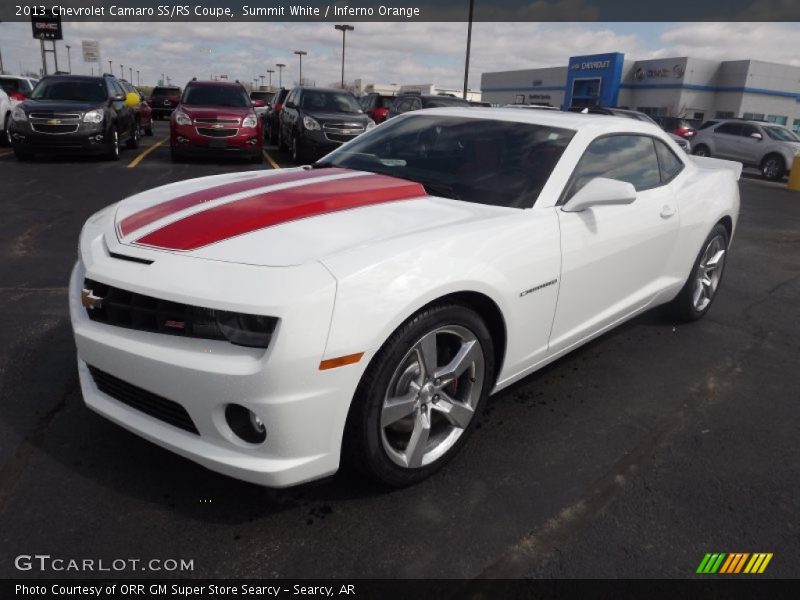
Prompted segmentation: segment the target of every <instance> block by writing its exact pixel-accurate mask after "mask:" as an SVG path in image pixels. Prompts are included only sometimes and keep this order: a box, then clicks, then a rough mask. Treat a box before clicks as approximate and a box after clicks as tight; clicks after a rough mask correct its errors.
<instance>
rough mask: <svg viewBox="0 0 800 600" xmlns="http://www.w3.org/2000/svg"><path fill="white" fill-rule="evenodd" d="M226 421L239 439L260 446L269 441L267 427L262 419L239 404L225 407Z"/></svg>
mask: <svg viewBox="0 0 800 600" xmlns="http://www.w3.org/2000/svg"><path fill="white" fill-rule="evenodd" d="M225 420H226V421H227V422H228V427H230V428H231V431H233V433H235V434H236V435H237V436H238V437H240V438H241V439H243V440H244V441H245V442H248V443H250V444H260V443H261V442H263V441H264V440H265V439H267V427H266V425H264V422H263V421H262V420H261V418H260V417H259V416H258V415H257V414H255V413H254V412H253V411H252V410H248V409H246V408H245V407H244V406H241V405H239V404H229V405H228V406H226V407H225Z"/></svg>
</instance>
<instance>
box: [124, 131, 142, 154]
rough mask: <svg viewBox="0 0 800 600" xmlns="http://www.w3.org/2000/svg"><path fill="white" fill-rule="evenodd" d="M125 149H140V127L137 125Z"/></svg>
mask: <svg viewBox="0 0 800 600" xmlns="http://www.w3.org/2000/svg"><path fill="white" fill-rule="evenodd" d="M125 147H126V148H128V150H136V148H138V147H139V126H138V125H136V126H135V127H134V128H133V130H132V131H131V136H130V137H129V138H128V140H127V141H126V142H125Z"/></svg>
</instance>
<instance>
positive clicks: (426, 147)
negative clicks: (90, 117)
mask: <svg viewBox="0 0 800 600" xmlns="http://www.w3.org/2000/svg"><path fill="white" fill-rule="evenodd" d="M740 173H741V165H739V164H738V163H733V162H727V161H721V160H715V159H710V158H698V157H689V156H687V155H686V154H685V153H684V152H681V151H680V150H679V149H678V147H677V146H676V145H675V143H674V142H673V141H672V140H671V139H670V138H669V136H668V135H667V134H666V133H664V132H662V131H661V130H659V129H658V128H656V127H655V126H653V125H649V124H647V123H644V122H638V121H634V120H631V119H622V118H616V117H608V116H598V115H583V114H575V113H561V112H556V111H520V110H513V109H490V108H445V109H434V110H424V111H418V112H413V113H410V114H407V115H403V116H400V117H397V118H395V119H392V120H391V121H388V122H387V123H385V124H382V125H381V126H380V127H376V128H375V129H374V130H372V131H370V132H368V133H366V134H364V135H362V136H360V137H358V138H357V139H355V140H353V141H352V142H350V143H348V144H346V145H344V146H342V147H341V148H339V149H337V150H335V151H334V152H332V153H331V154H329V155H327V156H326V157H325V158H324V159H323V160H322V161H320V162H318V163H316V164H314V165H313V166H312V167H305V168H297V169H285V170H275V171H255V172H246V173H236V174H226V175H217V176H213V177H204V178H200V179H193V180H190V181H181V182H178V183H173V184H170V185H166V186H163V187H160V188H156V189H153V190H149V191H146V192H143V193H141V194H137V195H135V196H133V197H130V198H128V199H126V200H123V201H121V202H119V203H117V204H114V205H112V206H109V207H107V208H105V209H104V210H101V211H100V212H98V213H97V214H95V215H93V216H92V217H91V218H90V219H89V220H88V221H87V223H86V225H85V226H84V228H83V231H82V233H81V237H80V244H79V260H78V263H77V265H76V266H75V269H74V271H73V273H72V279H71V284H70V312H71V318H72V325H73V328H74V333H75V341H76V344H77V349H78V369H79V372H80V381H81V388H82V391H83V396H84V398H85V400H86V404H87V405H88V406H89V407H90V408H91V409H93V410H95V411H97V412H98V413H100V414H101V415H103V416H105V417H107V418H109V419H111V420H112V421H114V422H116V423H118V424H119V425H121V426H123V427H125V428H127V429H129V430H131V431H133V432H135V433H137V434H138V435H141V436H142V437H144V438H147V439H148V440H151V441H153V442H155V443H156V444H159V445H161V446H163V447H165V448H168V449H170V450H172V451H174V452H176V453H178V454H180V455H183V456H185V457H187V458H189V459H191V460H193V461H196V462H198V463H200V464H202V465H204V466H206V467H208V468H209V469H213V470H215V471H218V472H220V473H224V474H226V475H230V476H232V477H236V478H239V479H243V480H247V481H251V482H255V483H259V484H262V485H266V486H272V487H285V486H291V485H295V484H299V483H301V482H305V481H310V480H313V479H318V478H321V477H324V476H327V475H331V474H333V473H334V472H336V470H337V469H338V468H339V465H340V462H344V463H349V464H351V465H353V466H355V467H356V468H358V469H359V470H361V471H362V472H363V473H364V474H366V475H367V476H369V477H371V478H373V479H375V480H378V481H380V482H383V483H385V484H388V485H393V486H402V485H408V484H411V483H414V482H417V481H419V480H421V479H423V478H425V477H427V476H429V475H430V474H431V473H433V472H434V471H436V470H437V469H438V468H440V467H441V466H442V465H444V464H445V463H446V462H447V461H448V460H449V459H450V458H452V457H453V455H455V454H456V453H457V451H458V450H459V448H460V447H461V446H462V444H463V443H464V442H465V441H466V439H467V437H468V434H469V433H470V431H471V430H472V429H473V428H474V426H475V423H476V421H477V417H478V415H479V413H480V411H481V408H482V406H483V404H484V403H485V401H486V398H487V396H489V395H490V394H492V393H495V392H497V391H499V390H502V389H503V388H505V387H506V386H508V385H510V384H512V383H514V382H515V381H517V380H519V379H521V378H523V377H525V376H526V375H528V374H530V373H532V372H534V371H536V370H537V369H539V368H541V367H542V366H544V365H545V364H547V363H549V362H551V361H553V360H555V359H557V358H558V357H560V356H563V355H564V354H566V353H567V352H569V351H570V350H572V349H573V348H576V347H578V346H580V345H581V344H584V343H585V342H587V341H589V340H591V339H592V338H594V337H596V336H598V335H600V334H602V333H603V332H606V331H608V330H609V329H611V328H613V327H614V326H616V325H619V324H620V323H622V322H623V321H625V320H627V319H630V318H631V317H633V316H635V315H637V314H639V313H641V312H642V311H645V310H648V309H650V308H652V307H654V306H657V305H662V304H667V305H668V308H669V309H670V310H671V312H672V314H673V315H674V317H675V318H679V319H683V320H693V319H698V318H700V317H702V316H703V315H704V314H705V313H706V312H707V311H708V309H709V307H710V306H711V303H712V301H713V300H714V297H715V294H716V292H717V290H718V288H719V284H720V280H721V277H722V274H723V268H724V265H725V257H726V252H727V250H728V247H729V245H730V242H731V238H732V236H733V232H734V230H735V228H736V221H737V217H738V212H739V191H738V184H737V179H738V178H739V175H740Z"/></svg>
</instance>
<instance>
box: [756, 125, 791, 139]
mask: <svg viewBox="0 0 800 600" xmlns="http://www.w3.org/2000/svg"><path fill="white" fill-rule="evenodd" d="M762 128H763V129H764V131H766V132H767V135H768V136H769V137H770V138H772V139H773V140H777V141H779V142H800V137H798V136H797V135H795V134H794V133H792V132H791V131H789V130H788V129H784V128H783V127H776V126H774V125H773V126H771V127H765V126H763V125H762Z"/></svg>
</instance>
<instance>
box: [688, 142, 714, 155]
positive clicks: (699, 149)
mask: <svg viewBox="0 0 800 600" xmlns="http://www.w3.org/2000/svg"><path fill="white" fill-rule="evenodd" d="M692 154H694V155H695V156H711V150H709V148H708V146H706V145H705V144H698V145H697V146H695V147H694V148H692Z"/></svg>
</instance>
